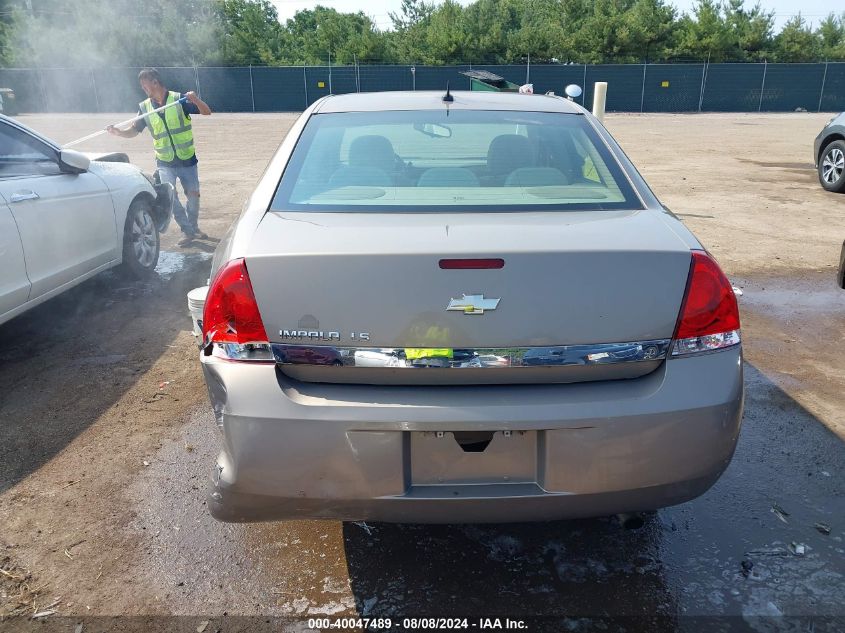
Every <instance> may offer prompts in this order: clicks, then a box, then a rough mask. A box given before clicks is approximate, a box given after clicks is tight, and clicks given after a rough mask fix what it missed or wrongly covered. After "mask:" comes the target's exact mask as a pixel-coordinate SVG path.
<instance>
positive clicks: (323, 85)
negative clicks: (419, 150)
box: [317, 81, 669, 88]
mask: <svg viewBox="0 0 845 633" xmlns="http://www.w3.org/2000/svg"><path fill="white" fill-rule="evenodd" d="M666 85H667V86H668V85H669V84H666ZM317 87H318V88H325V87H326V82H325V81H318V82H317Z"/></svg>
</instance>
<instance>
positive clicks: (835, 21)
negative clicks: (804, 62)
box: [816, 13, 845, 61]
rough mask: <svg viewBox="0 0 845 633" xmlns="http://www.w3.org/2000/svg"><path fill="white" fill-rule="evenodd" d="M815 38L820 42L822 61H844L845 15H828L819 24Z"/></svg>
mask: <svg viewBox="0 0 845 633" xmlns="http://www.w3.org/2000/svg"><path fill="white" fill-rule="evenodd" d="M816 36H817V37H818V38H819V39H820V40H821V49H822V56H823V57H824V59H829V60H836V61H845V13H842V14H841V15H840V16H839V17H837V16H836V15H834V14H833V13H831V14H830V15H828V16H827V17H826V18H825V19H824V20H822V22H821V24H819V28H818V30H816Z"/></svg>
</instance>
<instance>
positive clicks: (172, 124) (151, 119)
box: [139, 91, 196, 163]
mask: <svg viewBox="0 0 845 633" xmlns="http://www.w3.org/2000/svg"><path fill="white" fill-rule="evenodd" d="M178 99H179V93H178V92H172V91H171V92H168V93H167V101H166V102H165V104H164V105H168V104H170V103H173V102H174V101H176V100H178ZM139 105H140V106H141V112H143V113H145V114H146V116H145V117H144V120H145V121H146V122H147V127H149V128H150V134H152V135H153V148H154V149H155V153H156V158H158V159H159V160H161V161H164V162H166V163H169V162H171V161H173V159H174V158H175V157H177V156H178V157H179V158H181V159H182V160H187V159H189V158H191V157H192V156H194V154H196V151H195V149H194V133H193V132H192V131H191V118H190V117H189V116H187V115H186V114H185V111H184V110H183V109H182V107H181V106H179V107H175V106H174V107H172V108H167V110H164V111H162V112H156V113H155V114H149V113H150V112H152V111H153V110H155V107H154V106H153V101H152V99H147V100H145V101H142V102H141V103H140V104H139ZM162 114H163V115H164V116H163V117H162Z"/></svg>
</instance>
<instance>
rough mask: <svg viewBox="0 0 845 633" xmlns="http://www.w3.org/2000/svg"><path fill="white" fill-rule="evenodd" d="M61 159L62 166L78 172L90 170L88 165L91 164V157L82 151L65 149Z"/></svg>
mask: <svg viewBox="0 0 845 633" xmlns="http://www.w3.org/2000/svg"><path fill="white" fill-rule="evenodd" d="M59 160H60V161H61V163H62V167H70V168H71V171H76V172H81V171H88V167H90V166H91V159H89V158H88V157H87V156H86V155H85V154H83V153H82V152H77V151H76V150H72V149H63V150H62V151H61V153H60V154H59Z"/></svg>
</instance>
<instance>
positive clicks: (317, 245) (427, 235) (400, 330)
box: [246, 211, 690, 384]
mask: <svg viewBox="0 0 845 633" xmlns="http://www.w3.org/2000/svg"><path fill="white" fill-rule="evenodd" d="M479 258H481V259H486V258H494V259H501V260H503V262H504V263H503V265H502V266H501V267H500V268H498V267H497V268H486V269H469V270H460V269H458V270H456V269H443V268H441V265H440V262H441V260H443V259H479ZM246 261H247V267H248V269H249V274H250V278H251V280H252V284H253V288H254V291H255V296H256V300H257V302H258V306H259V310H260V312H261V316H262V319H263V321H264V325H265V328H266V330H267V334H268V336H269V339H270V342H271V343H275V344H278V345H280V346H285V345H298V346H301V345H307V346H316V347H328V348H332V349H334V350H338V354H339V355H341V357H342V358H343V359H344V362H343V365H344V366H341V367H338V366H337V365H338V363H337V362H333V363H332V365H333V366H331V367H328V366H320V363H319V362H315V363H296V364H290V365H287V364H285V365H283V370H284V371H285V372H286V373H289V374H291V375H293V376H295V377H297V378H300V379H304V380H318V381H324V380H325V381H331V382H359V381H363V382H368V383H378V382H385V383H398V384H408V383H409V382H410V383H418V382H423V383H425V384H430V383H431V382H433V383H434V384H447V383H455V384H477V383H487V382H533V383H536V382H573V381H580V380H603V379H611V378H630V377H636V376H639V375H642V374H643V373H647V372H648V371H651V370H653V369H654V368H655V367H657V366H658V365H659V363H660V358H662V354H658V355H657V357H655V356H654V355H652V357H651V358H644V359H643V358H637V353H636V352H625V351H624V350H621V351H620V349H619V348H614V349H617V351H618V353H619V358H618V359H617V360H619V361H620V362H619V363H618V364H617V363H614V365H615V366H614V367H612V368H611V367H610V366H609V363H608V359H609V358H610V357H608V356H600V357H599V358H600V359H602V360H604V361H605V362H604V363H595V364H590V363H586V364H585V363H584V362H582V360H583V358H582V357H585V355H586V354H587V353H588V350H589V349H591V348H592V347H593V346H601V345H606V344H619V345H629V344H636V343H642V342H654V341H668V340H669V339H671V337H672V334H673V332H674V328H675V325H676V322H677V318H678V312H679V309H680V306H681V302H682V299H683V295H684V289H685V286H686V282H687V276H688V273H689V264H690V252H689V248H688V246H687V245H686V244H685V243H684V242H683V241H682V240H681V239H680V238H679V237H678V236H677V235H675V234H674V232H673V231H672V230H671V229H670V228H669V227H668V226H667V224H665V223H664V222H663V221H662V219H661V217H660V215H659V213H657V212H654V211H599V212H584V211H582V212H560V213H549V212H544V213H502V214H474V213H473V214H469V213H459V214H413V213H410V214H396V213H394V214H376V213H372V214H371V213H311V214H308V213H281V212H270V213H268V214H267V215H266V216H265V217H264V219H263V220H262V222H261V224H260V225H259V227H258V229H257V232H256V234H255V236H254V238H253V240H252V243H251V245H250V248H249V252H248V255H247V258H246ZM450 308H451V309H450ZM562 348H564V351H563V352H561V349H562ZM278 349H283V347H279V348H278ZM566 349H574V350H575V351H577V352H581V351H584V354H582V356H580V357H579V356H578V354H575V355H574V356H573V355H572V354H568V352H566V351H565V350H566ZM600 349H604V348H600ZM356 350H357V351H358V352H361V353H359V354H358V357H359V362H358V363H356V362H355V357H356ZM419 350H422V351H419ZM444 350H446V351H444ZM585 350H587V351H585ZM640 351H642V350H640ZM554 352H558V353H557V355H555V353H554ZM426 353H429V354H431V355H433V356H443V355H449V356H450V361H449V362H448V363H444V364H442V365H443V366H441V365H438V364H437V363H420V362H411V361H412V360H416V361H418V360H419V358H418V357H419V356H423V357H425V356H426ZM649 353H650V352H649ZM378 354H385V355H386V356H385V359H386V361H387V360H389V359H387V356H390V355H393V356H394V357H397V358H398V360H399V363H400V364H401V365H402V366H412V365H416V366H420V365H426V366H427V367H428V370H427V371H426V372H397V364H396V363H392V362H386V363H385V364H384V365H379V363H378V358H379V357H378ZM468 354H469V356H470V357H472V355H473V354H475V355H476V356H479V355H482V354H483V355H484V356H485V357H486V358H489V357H490V356H493V357H495V358H496V359H499V360H496V361H493V362H490V363H489V364H483V363H480V362H479V363H476V364H475V365H474V366H473V365H467V364H466V363H465V362H463V361H466V359H467V355H468ZM625 354H628V356H629V358H628V360H634V361H637V362H624V355H625ZM299 356H300V357H301V356H302V355H301V354H299ZM317 356H321V357H331V358H337V355H335V354H329V355H326V354H322V355H317ZM315 357H316V356H315ZM515 357H518V359H519V362H514V358H515ZM277 359H279V360H284V359H283V358H279V354H277ZM462 359H463V361H462ZM529 359H530V361H529ZM573 359H574V362H573ZM365 360H366V361H367V362H364V361H365ZM500 360H501V361H502V362H499V361H500ZM355 364H357V365H358V366H357V367H351V365H355ZM517 364H518V365H524V366H520V367H516V366H514V365H517ZM447 365H448V367H461V368H462V369H465V370H466V371H463V372H446V371H443V370H445V369H446V366H447ZM479 365H483V366H482V367H479ZM594 365H595V366H594ZM616 365H618V366H616ZM487 367H490V368H493V369H495V371H486V368H487ZM373 369H384V370H387V371H376V372H375V373H374V371H373ZM529 369H531V370H532V371H528V370H529ZM415 374H416V375H415ZM419 374H425V375H426V376H427V377H421V376H420V375H419ZM494 375H495V377H494Z"/></svg>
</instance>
